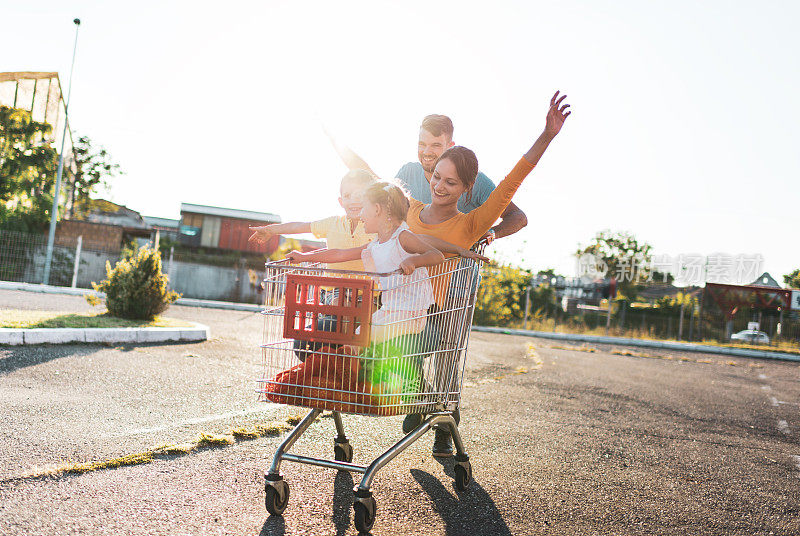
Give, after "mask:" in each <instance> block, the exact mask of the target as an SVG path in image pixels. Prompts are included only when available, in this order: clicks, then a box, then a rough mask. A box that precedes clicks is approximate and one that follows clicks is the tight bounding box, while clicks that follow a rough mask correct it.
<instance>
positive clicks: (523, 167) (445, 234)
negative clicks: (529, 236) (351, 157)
mask: <svg viewBox="0 0 800 536" xmlns="http://www.w3.org/2000/svg"><path fill="white" fill-rule="evenodd" d="M533 168H534V166H533V164H531V163H530V162H528V161H527V160H526V159H525V158H524V157H523V158H520V160H519V162H517V165H516V166H514V169H512V170H511V173H509V174H508V176H506V178H505V179H503V180H502V181H500V184H498V185H497V188H495V189H494V191H493V192H492V193H491V194H490V195H489V198H488V199H487V200H486V202H485V203H484V204H482V205H481V206H480V207H478V208H476V209H475V210H473V211H472V212H470V213H469V214H464V213H463V212H459V213H458V214H456V215H455V216H453V217H452V218H450V219H449V220H446V221H443V222H442V223H437V224H428V223H424V222H423V221H422V220H421V219H420V213H421V212H422V209H424V208H425V207H426V206H427V205H424V204H422V203H420V202H419V201H417V200H416V199H410V201H411V208H409V210H408V218H407V219H406V221H407V222H408V226H409V228H410V229H411V231H412V232H413V233H416V234H423V235H430V236H435V237H437V238H441V239H442V240H446V241H448V242H450V243H451V244H455V245H457V246H461V247H462V248H470V247H471V246H472V244H474V243H475V242H476V241H477V240H478V239H479V238H480V237H482V236H483V235H484V234H485V233H486V231H488V230H489V229H491V227H492V225H494V222H496V221H497V219H498V218H499V217H500V215H501V214H502V213H503V211H504V210H505V209H506V207H507V206H508V204H509V203H510V202H511V199H512V198H513V197H514V194H515V193H516V191H517V189H518V188H519V187H520V185H521V184H522V181H523V180H525V177H527V176H528V174H529V173H530V172H531V171H532V170H533ZM448 264H450V263H445V264H441V265H439V266H431V267H429V268H428V272H429V273H430V275H431V276H432V277H433V292H434V296H435V297H436V303H438V304H439V305H442V303H443V301H444V297H445V296H446V295H447V285H448V284H449V281H450V274H447V275H443V276H440V277H436V275H437V274H440V273H442V271H443V270H444V267H445V266H447V265H448Z"/></svg>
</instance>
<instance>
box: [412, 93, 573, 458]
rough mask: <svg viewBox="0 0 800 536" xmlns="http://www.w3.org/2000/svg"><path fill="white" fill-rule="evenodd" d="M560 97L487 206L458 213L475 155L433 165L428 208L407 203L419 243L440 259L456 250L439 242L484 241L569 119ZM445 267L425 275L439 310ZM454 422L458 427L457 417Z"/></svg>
mask: <svg viewBox="0 0 800 536" xmlns="http://www.w3.org/2000/svg"><path fill="white" fill-rule="evenodd" d="M558 94H559V92H558V91H557V92H556V94H555V95H553V98H552V99H550V108H549V110H548V111H547V118H546V120H545V128H544V131H543V132H542V133H541V134H540V135H539V137H538V139H537V140H536V141H535V142H534V144H533V146H532V147H531V148H530V149H529V150H528V152H527V153H525V155H524V156H523V157H522V158H521V159H520V161H519V162H518V163H517V165H516V166H514V169H512V170H511V173H509V174H508V176H507V177H506V178H505V179H503V180H502V181H501V182H500V184H498V185H497V188H495V190H494V191H493V192H492V193H491V195H490V196H489V198H488V199H487V200H486V202H485V203H483V204H482V205H481V206H480V207H478V208H476V209H475V210H473V211H472V212H470V213H469V214H464V213H463V212H459V210H458V207H457V203H458V199H459V197H461V195H462V194H463V193H465V192H469V191H470V190H471V189H472V186H473V184H475V178H476V177H477V175H478V159H477V157H476V156H475V153H474V152H472V151H471V150H469V149H467V148H466V147H461V146H454V147H451V148H449V149H447V150H446V151H445V152H444V153H442V155H441V156H440V157H439V159H438V160H437V161H436V166H435V168H434V170H433V175H432V176H431V180H430V185H431V203H430V204H429V205H425V204H423V203H420V202H419V201H416V200H413V199H412V200H411V207H410V209H409V211H408V219H407V222H408V226H409V228H410V229H411V231H412V232H413V233H415V234H418V235H423V238H425V235H427V236H431V237H435V238H437V239H439V240H437V241H435V242H434V243H433V245H434V246H435V247H437V248H439V249H441V250H442V252H443V253H451V254H456V253H457V251H456V249H455V248H453V249H452V250H450V249H447V248H443V244H442V243H441V242H440V241H444V242H445V245H446V242H449V243H451V244H454V245H456V246H458V247H461V248H470V247H471V246H472V244H474V243H475V242H476V241H478V240H479V239H480V238H481V237H482V236H484V235H485V234H486V232H487V231H489V230H490V229H491V228H492V225H494V222H495V221H497V219H498V218H499V217H500V215H501V214H502V213H503V211H504V210H505V209H506V207H507V206H508V204H509V203H510V202H511V199H512V198H513V197H514V193H515V192H516V191H517V189H518V188H519V187H520V185H521V184H522V181H523V180H524V179H525V177H527V176H528V174H529V173H530V172H531V171H532V170H533V168H534V167H535V166H536V164H537V163H538V162H539V159H540V158H541V157H542V155H543V154H544V152H545V150H546V149H547V147H548V145H550V142H551V141H553V138H555V136H556V135H557V134H558V133H559V132H560V131H561V127H562V126H563V125H564V121H565V120H566V119H567V117H568V116H569V115H570V113H571V112H570V111H568V110H567V108H569V104H562V102H563V100H564V99H565V98H566V95H563V96H561V97H560V98H559V96H558ZM444 266H445V265H439V266H437V267H433V268H431V269H429V272H430V275H431V277H432V279H433V281H434V284H433V287H434V297H435V298H436V303H437V304H438V305H439V306H440V307H443V306H444V302H445V300H446V298H447V289H448V284H449V280H450V277H449V274H447V275H444V274H443V275H442V276H440V277H435V276H436V274H437V273H441V270H443V269H444V268H443V267H444ZM437 368H439V367H437ZM454 417H455V418H456V422H458V411H456V414H455V415H454ZM420 420H421V416H419V415H409V416H408V417H407V418H406V422H404V423H403V429H404V430H405V431H406V432H408V431H410V430H411V429H413V428H415V427H416V425H417V424H418V422H419V421H420ZM433 454H434V456H439V457H446V456H452V454H453V447H452V443H451V439H450V432H449V431H447V430H436V439H435V441H434V446H433Z"/></svg>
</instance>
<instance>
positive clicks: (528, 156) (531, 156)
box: [525, 91, 572, 166]
mask: <svg viewBox="0 0 800 536" xmlns="http://www.w3.org/2000/svg"><path fill="white" fill-rule="evenodd" d="M559 93H560V91H556V94H555V95H553V98H552V99H550V108H549V109H548V110H547V118H546V119H545V125H544V131H543V132H542V133H541V134H540V135H539V137H538V138H537V139H536V141H535V142H534V143H533V145H532V146H531V148H530V149H528V152H527V153H525V160H527V161H528V162H530V163H531V164H533V165H534V166H535V165H536V164H538V163H539V159H540V158H542V155H543V154H544V152H545V150H546V149H547V146H548V145H550V142H551V141H553V138H555V137H556V135H558V133H559V132H561V127H563V126H564V121H566V120H567V117H569V114H571V113H572V112H571V111H567V108H569V104H565V105H563V106H561V102H562V101H563V100H564V99H566V98H567V96H566V95H561V98H559V97H558V94H559ZM556 99H558V100H556Z"/></svg>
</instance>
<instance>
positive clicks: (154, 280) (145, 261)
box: [87, 246, 180, 320]
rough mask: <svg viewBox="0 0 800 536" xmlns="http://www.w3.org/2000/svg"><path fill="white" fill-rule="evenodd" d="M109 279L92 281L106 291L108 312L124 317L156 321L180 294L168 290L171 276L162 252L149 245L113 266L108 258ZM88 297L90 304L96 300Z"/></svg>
mask: <svg viewBox="0 0 800 536" xmlns="http://www.w3.org/2000/svg"><path fill="white" fill-rule="evenodd" d="M106 275H107V279H105V280H104V281H103V282H101V283H100V284H99V285H98V284H97V283H94V282H93V283H92V286H93V287H94V289H95V290H97V291H101V292H105V293H106V308H107V309H108V312H109V313H111V314H112V315H114V316H118V317H120V318H132V319H142V320H152V319H153V317H155V316H156V315H157V314H159V313H161V312H163V311H164V310H165V309H166V308H167V307H168V306H169V304H171V303H173V302H174V301H175V300H177V299H178V298H179V297H180V294H178V293H177V292H173V291H171V290H168V289H167V282H168V277H167V276H166V275H165V274H163V273H162V272H161V254H160V253H159V252H158V251H156V250H153V249H151V248H150V247H149V246H145V247H143V248H140V249H138V250H136V251H133V252H131V254H130V255H125V256H124V257H123V259H122V260H121V261H119V262H118V263H117V265H116V266H115V267H114V268H113V269H112V268H111V263H109V262H108V261H106ZM90 298H93V297H87V299H89V302H90V303H93V302H94V301H96V298H95V299H94V300H92V299H90Z"/></svg>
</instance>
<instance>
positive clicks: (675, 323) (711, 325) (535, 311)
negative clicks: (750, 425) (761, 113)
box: [514, 300, 800, 350]
mask: <svg viewBox="0 0 800 536" xmlns="http://www.w3.org/2000/svg"><path fill="white" fill-rule="evenodd" d="M729 321H730V322H731V325H730V326H729V325H728V322H729ZM753 322H757V323H758V331H762V332H764V333H765V334H766V335H767V337H768V338H769V341H768V342H766V341H758V340H739V341H737V340H731V339H730V337H729V335H730V334H736V333H739V332H742V331H744V330H747V329H748V327H749V325H750V324H751V323H753ZM514 324H515V325H517V326H519V327H523V326H526V327H527V328H528V329H534V330H541V331H554V332H563V333H581V334H593V335H605V334H606V333H608V335H612V336H619V337H633V338H640V339H660V340H678V341H690V342H710V343H718V344H731V343H734V344H742V345H748V346H750V345H753V346H763V347H772V348H776V349H786V350H797V349H800V311H786V310H784V311H780V310H776V309H759V308H756V307H752V308H751V307H744V308H741V309H740V310H738V311H737V312H736V314H735V315H734V316H733V318H732V319H729V318H728V317H727V316H726V315H725V313H724V312H723V311H721V310H720V309H719V308H718V307H716V305H715V304H713V303H709V301H708V300H706V301H705V302H704V303H703V305H702V307H701V304H700V302H699V301H696V302H695V303H691V304H686V305H684V307H683V308H681V307H680V306H679V305H676V306H672V307H654V306H643V305H642V304H630V303H628V302H624V301H621V302H618V303H616V304H615V306H614V308H613V312H612V314H611V317H610V318H609V317H608V314H607V311H606V309H605V307H587V308H578V309H577V310H576V311H574V312H566V311H564V310H563V309H562V308H561V307H559V306H558V305H557V304H550V306H549V307H540V308H531V311H530V315H529V318H528V321H527V323H526V322H525V320H524V317H523V318H522V319H521V320H520V321H517V322H516V323H514ZM606 326H608V330H606Z"/></svg>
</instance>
